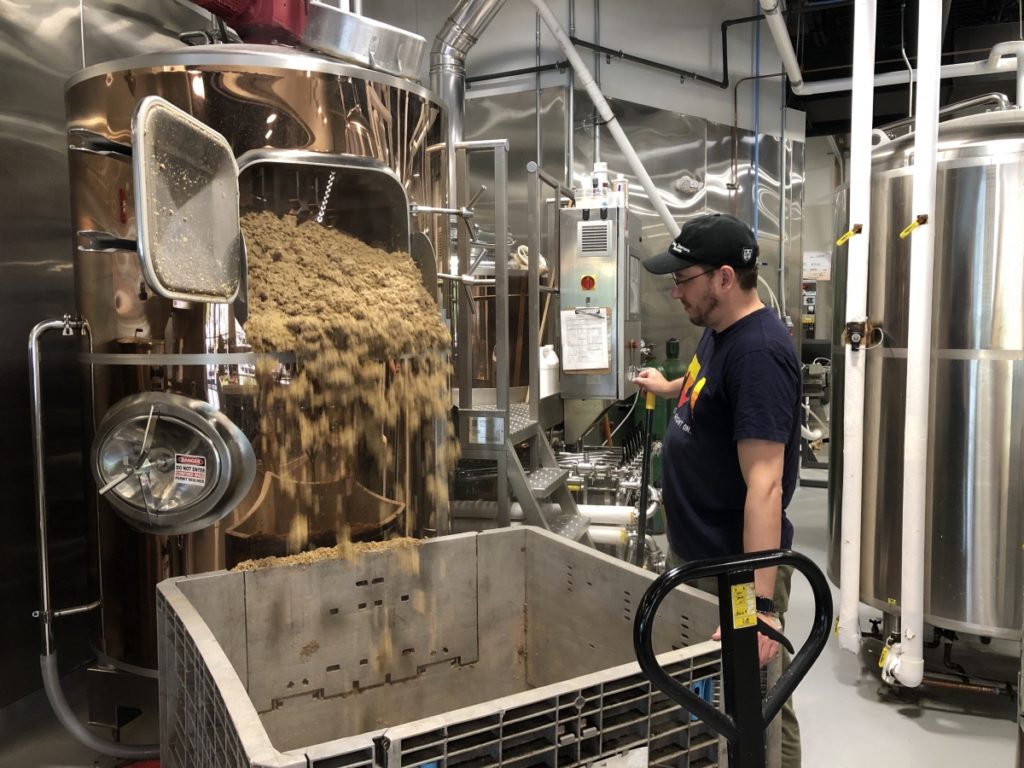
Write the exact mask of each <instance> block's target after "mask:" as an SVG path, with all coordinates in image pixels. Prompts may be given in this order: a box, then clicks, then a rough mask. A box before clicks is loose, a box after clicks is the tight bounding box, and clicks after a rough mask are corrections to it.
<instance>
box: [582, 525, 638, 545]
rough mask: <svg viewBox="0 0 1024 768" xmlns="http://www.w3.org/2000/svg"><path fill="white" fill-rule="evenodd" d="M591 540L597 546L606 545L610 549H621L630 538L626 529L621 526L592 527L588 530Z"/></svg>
mask: <svg viewBox="0 0 1024 768" xmlns="http://www.w3.org/2000/svg"><path fill="white" fill-rule="evenodd" d="M587 533H589V534H590V540H591V541H592V542H594V543H595V544H604V545H606V546H610V547H621V546H624V545H625V544H626V539H627V538H628V536H627V534H626V529H625V528H623V527H622V526H621V525H592V526H590V527H589V528H588V529H587Z"/></svg>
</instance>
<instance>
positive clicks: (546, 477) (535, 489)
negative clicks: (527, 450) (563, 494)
mask: <svg viewBox="0 0 1024 768" xmlns="http://www.w3.org/2000/svg"><path fill="white" fill-rule="evenodd" d="M567 477H569V470H567V469H560V468H558V467H541V468H539V469H534V470H532V471H530V472H528V473H527V474H526V483H527V485H528V486H529V488H530V493H532V494H533V497H534V498H535V499H546V498H547V497H548V496H550V495H551V494H552V493H554V492H555V491H556V490H557V489H558V487H559V486H560V485H562V484H563V483H564V482H565V480H566V478H567Z"/></svg>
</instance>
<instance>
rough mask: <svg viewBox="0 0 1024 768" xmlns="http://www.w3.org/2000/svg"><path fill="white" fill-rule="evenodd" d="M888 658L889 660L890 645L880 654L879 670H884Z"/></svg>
mask: <svg viewBox="0 0 1024 768" xmlns="http://www.w3.org/2000/svg"><path fill="white" fill-rule="evenodd" d="M887 658H889V646H888V645H887V646H885V647H884V648H883V649H882V652H881V653H880V654H878V668H879V669H882V668H883V667H885V660H886V659H887Z"/></svg>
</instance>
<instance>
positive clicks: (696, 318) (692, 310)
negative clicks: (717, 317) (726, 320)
mask: <svg viewBox="0 0 1024 768" xmlns="http://www.w3.org/2000/svg"><path fill="white" fill-rule="evenodd" d="M683 308H684V309H685V310H686V314H687V316H688V317H689V318H690V322H691V323H693V324H694V325H696V326H698V327H700V328H704V327H706V326H707V324H708V316H709V315H710V314H711V313H712V312H714V311H715V309H717V308H718V297H716V296H712V295H711V292H710V291H708V292H707V293H705V294H704V295H703V296H701V297H700V299H699V300H698V301H697V303H695V304H686V303H684V304H683Z"/></svg>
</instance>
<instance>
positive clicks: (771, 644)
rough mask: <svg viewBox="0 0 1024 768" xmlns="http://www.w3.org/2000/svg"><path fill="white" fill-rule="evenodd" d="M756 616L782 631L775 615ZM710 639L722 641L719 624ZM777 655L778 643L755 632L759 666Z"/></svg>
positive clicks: (762, 614) (760, 614)
mask: <svg viewBox="0 0 1024 768" xmlns="http://www.w3.org/2000/svg"><path fill="white" fill-rule="evenodd" d="M757 618H759V619H760V620H761V621H764V622H765V623H767V624H770V625H771V626H773V627H775V628H776V629H777V630H779V631H780V632H781V631H782V622H780V621H779V619H778V617H777V616H770V615H769V614H767V613H759V614H757ZM711 639H712V640H717V641H718V642H722V627H721V626H719V627H717V628H716V629H715V633H714V634H713V635H712V636H711ZM778 655H779V644H778V643H777V642H776V641H775V640H772V639H771V638H770V637H765V636H764V635H762V634H761V633H760V632H758V633H757V659H758V662H759V664H760V666H762V667H764V666H767V664H768V662H769V661H771V660H772V659H774V658H775V657H776V656H778Z"/></svg>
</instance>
